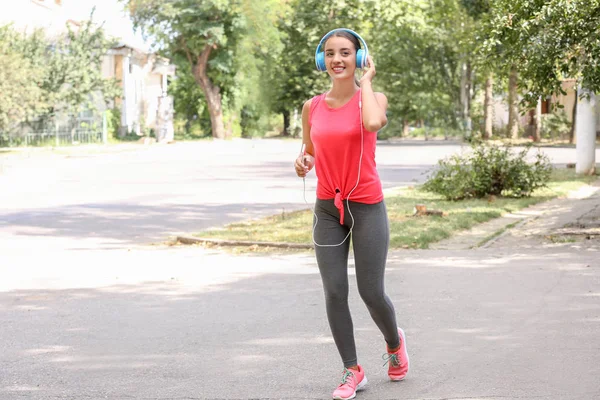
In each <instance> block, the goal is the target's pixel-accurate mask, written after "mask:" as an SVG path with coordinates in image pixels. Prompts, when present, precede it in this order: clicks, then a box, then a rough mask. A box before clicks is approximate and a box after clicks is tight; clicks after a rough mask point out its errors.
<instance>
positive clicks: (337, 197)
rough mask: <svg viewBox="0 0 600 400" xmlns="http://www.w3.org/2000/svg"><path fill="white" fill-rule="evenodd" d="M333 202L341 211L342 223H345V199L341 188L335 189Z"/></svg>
mask: <svg viewBox="0 0 600 400" xmlns="http://www.w3.org/2000/svg"><path fill="white" fill-rule="evenodd" d="M333 204H334V205H335V207H336V208H337V209H338V211H339V212H340V225H344V201H343V200H342V193H341V192H340V189H335V198H334V200H333Z"/></svg>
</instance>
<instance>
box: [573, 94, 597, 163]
mask: <svg viewBox="0 0 600 400" xmlns="http://www.w3.org/2000/svg"><path fill="white" fill-rule="evenodd" d="M578 92H579V93H581V94H582V95H583V97H582V98H581V100H579V99H576V101H578V104H577V114H576V118H577V122H576V125H575V135H576V137H577V145H576V146H577V147H576V155H577V157H576V159H577V163H576V165H575V172H576V173H578V174H584V175H592V174H594V173H595V170H596V123H597V115H596V95H595V94H594V93H593V92H590V91H589V90H586V89H580V90H578Z"/></svg>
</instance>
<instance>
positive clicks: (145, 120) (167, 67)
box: [102, 43, 175, 140]
mask: <svg viewBox="0 0 600 400" xmlns="http://www.w3.org/2000/svg"><path fill="white" fill-rule="evenodd" d="M102 71H103V75H104V76H106V77H115V78H117V80H118V81H119V82H120V83H121V87H122V88H123V96H122V98H121V99H119V100H117V102H116V105H118V106H120V108H121V132H120V133H121V134H122V135H124V134H127V133H131V132H135V133H137V134H138V135H141V134H142V130H143V129H144V128H150V129H153V130H154V131H155V133H156V136H157V139H159V140H172V139H173V127H172V126H173V125H172V108H173V106H172V104H173V101H172V99H171V98H170V97H169V96H168V95H167V77H168V76H170V75H174V74H175V67H174V66H173V65H171V64H169V60H167V59H165V58H162V57H159V56H157V55H156V54H152V53H147V52H145V51H144V50H141V49H136V48H134V47H133V46H131V45H128V44H126V43H120V44H118V45H117V46H115V47H113V48H112V49H111V50H109V52H108V54H107V56H106V57H105V59H104V62H103V64H102ZM169 121H170V123H169Z"/></svg>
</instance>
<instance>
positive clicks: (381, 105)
mask: <svg viewBox="0 0 600 400" xmlns="http://www.w3.org/2000/svg"><path fill="white" fill-rule="evenodd" d="M368 60H369V63H368V70H367V71H366V72H365V74H364V75H363V77H362V78H361V79H360V88H361V100H362V117H363V125H364V126H365V129H366V130H368V131H369V132H377V131H378V130H380V129H381V128H383V127H384V126H385V125H386V124H387V117H386V115H385V112H386V110H387V104H388V102H387V97H385V94H383V93H379V92H377V93H375V92H373V87H372V82H373V77H374V76H375V63H373V59H372V58H371V56H369V58H368Z"/></svg>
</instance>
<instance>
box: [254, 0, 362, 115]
mask: <svg viewBox="0 0 600 400" xmlns="http://www.w3.org/2000/svg"><path fill="white" fill-rule="evenodd" d="M370 3H371V2H370V1H359V0H342V1H335V2H324V1H320V0H292V1H290V3H289V8H287V9H285V10H284V13H283V14H282V15H281V17H280V18H279V21H278V24H277V27H278V29H279V30H280V32H281V43H282V47H281V48H280V49H279V51H275V52H273V53H271V54H268V55H267V57H266V64H265V67H266V69H265V71H264V75H263V82H264V84H263V90H265V93H266V94H267V98H268V99H269V109H270V110H272V111H273V112H277V113H290V112H292V111H293V110H299V109H300V108H301V107H302V104H303V103H304V102H305V101H306V100H308V99H310V98H311V97H313V96H315V95H317V94H319V93H322V92H324V91H325V90H326V89H327V87H328V86H329V85H330V81H329V79H328V77H327V74H326V73H323V72H319V71H317V70H316V69H315V61H314V57H315V49H316V47H317V45H318V43H319V41H320V40H321V37H323V35H324V34H326V33H327V32H329V31H330V30H332V29H334V28H340V27H346V28H351V29H353V30H355V31H358V32H361V33H362V34H361V36H363V38H365V40H367V42H368V41H369V35H368V34H367V33H365V31H366V25H367V24H366V18H365V17H364V15H368V9H369V5H370ZM363 28H365V29H363Z"/></svg>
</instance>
